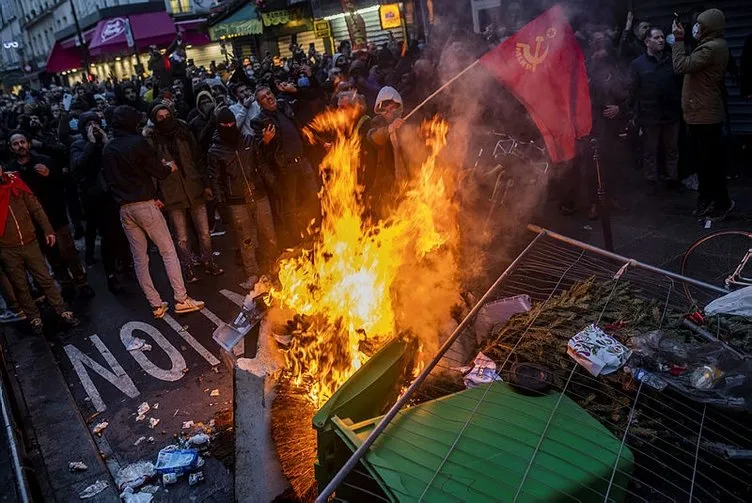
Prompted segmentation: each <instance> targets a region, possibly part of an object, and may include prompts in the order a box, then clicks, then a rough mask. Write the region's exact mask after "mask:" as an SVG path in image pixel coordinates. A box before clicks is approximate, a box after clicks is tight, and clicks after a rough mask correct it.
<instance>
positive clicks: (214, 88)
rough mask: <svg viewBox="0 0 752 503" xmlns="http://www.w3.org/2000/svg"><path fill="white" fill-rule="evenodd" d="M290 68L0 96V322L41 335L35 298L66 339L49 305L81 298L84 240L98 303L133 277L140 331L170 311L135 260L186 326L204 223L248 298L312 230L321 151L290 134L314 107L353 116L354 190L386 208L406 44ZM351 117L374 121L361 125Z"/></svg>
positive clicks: (66, 316) (185, 71)
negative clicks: (228, 252)
mask: <svg viewBox="0 0 752 503" xmlns="http://www.w3.org/2000/svg"><path fill="white" fill-rule="evenodd" d="M291 52H292V57H291V58H289V59H284V60H281V61H280V60H277V61H275V60H274V59H273V58H272V57H271V55H268V54H267V55H266V57H265V58H264V59H263V60H261V61H257V60H255V59H254V58H245V59H243V60H236V61H234V62H232V63H228V64H219V65H214V64H212V66H211V68H209V69H204V68H194V67H192V65H191V64H190V62H186V64H185V65H183V68H182V69H181V70H179V71H177V72H176V71H175V69H176V68H175V67H178V66H179V65H175V64H174V63H175V61H172V63H173V64H171V63H170V62H164V63H163V61H164V59H166V58H162V56H161V53H160V52H159V51H154V53H153V58H152V61H150V64H149V67H150V70H151V71H152V72H151V74H150V76H149V77H148V78H145V79H139V78H136V77H133V78H132V79H129V80H126V81H117V80H116V79H112V78H111V79H108V80H107V81H105V82H100V81H97V80H94V81H93V82H86V83H77V84H75V85H73V87H72V88H66V87H60V86H49V87H47V88H44V89H41V90H30V89H23V90H22V91H21V92H20V93H19V94H18V95H3V96H2V98H0V107H1V108H2V114H1V115H0V126H1V127H2V128H3V130H4V134H3V137H4V139H5V145H4V147H5V148H4V149H3V155H4V158H3V160H2V175H0V211H1V210H6V215H1V214H0V224H5V226H4V229H0V266H2V268H1V269H0V287H2V296H3V298H4V300H5V303H6V305H7V310H6V311H5V313H4V314H3V315H2V316H1V317H0V321H2V322H6V323H7V322H14V321H20V320H24V319H28V320H29V321H30V323H31V326H32V328H33V329H34V331H35V332H39V333H41V332H42V330H43V324H42V316H41V315H40V310H39V307H38V306H37V303H36V302H35V300H34V299H35V298H36V299H37V300H39V298H43V297H46V299H47V300H48V302H49V304H50V305H51V306H52V307H53V308H54V310H55V311H56V312H57V314H58V315H59V316H60V318H61V320H62V321H63V322H65V323H66V324H68V325H72V326H75V325H76V324H77V323H78V320H77V319H76V317H75V316H74V315H73V313H72V312H71V311H70V310H69V309H68V308H67V307H66V304H65V300H64V299H66V300H68V301H70V300H71V299H73V298H75V297H76V296H77V297H79V298H84V299H86V298H91V297H93V296H94V295H95V292H94V291H93V289H92V288H91V286H89V283H88V280H87V268H88V269H89V270H90V269H91V268H92V267H94V266H95V264H96V263H98V260H97V259H96V257H95V249H96V245H97V238H98V237H100V238H101V240H100V242H99V252H100V255H101V262H102V267H103V269H104V273H105V274H106V276H107V285H108V288H109V290H110V291H111V292H112V293H113V294H121V293H123V291H124V288H123V281H125V278H127V277H128V276H133V277H135V279H136V280H137V281H138V284H139V286H140V287H141V290H142V291H143V294H144V296H145V297H146V299H147V301H148V302H149V304H150V306H151V308H152V311H153V314H154V316H155V317H157V318H161V317H163V316H164V315H165V314H166V312H167V311H168V308H169V304H168V302H166V301H164V300H163V298H162V296H161V295H160V293H159V292H158V290H157V288H156V287H155V286H154V283H153V281H152V278H151V275H150V272H149V256H150V251H151V252H158V253H159V255H160V256H161V259H162V262H163V263H164V267H165V270H166V272H167V277H168V279H169V283H170V286H171V287H172V294H173V298H174V311H175V312H176V313H188V312H193V311H196V310H200V309H201V308H203V306H204V303H203V302H202V301H200V300H196V299H194V298H192V297H190V296H189V294H188V292H187V289H186V285H187V284H188V285H190V284H191V283H194V282H196V281H199V277H200V275H199V273H200V272H201V271H203V273H205V274H206V275H209V276H219V275H221V274H223V273H224V270H223V269H222V268H221V267H219V265H218V264H217V263H216V262H215V260H214V256H215V254H214V249H213V246H214V245H213V243H212V232H213V231H214V228H215V225H216V224H217V222H218V221H223V222H224V224H226V225H227V226H228V227H229V231H230V233H231V234H232V235H233V237H234V241H235V245H236V247H237V250H236V260H237V262H238V263H239V264H242V269H243V271H244V282H243V284H242V285H243V287H245V288H248V289H252V288H253V286H254V284H255V283H256V282H257V281H258V278H259V277H260V276H261V275H262V274H264V273H266V272H268V271H269V268H270V267H271V266H272V265H273V264H274V262H275V261H276V259H277V256H278V253H279V251H280V250H281V249H284V248H286V247H290V246H293V245H295V244H297V243H298V242H299V240H300V239H301V238H302V237H303V236H304V235H305V231H306V230H307V228H308V226H309V225H310V224H311V222H313V221H315V220H316V219H317V218H318V217H319V213H320V208H319V205H318V197H317V194H318V191H319V187H320V183H321V181H320V178H319V173H318V170H317V169H316V168H315V167H314V166H316V165H318V160H320V159H321V158H322V157H323V155H324V150H323V149H324V148H325V147H324V146H317V145H311V144H309V143H308V142H307V141H305V140H304V137H303V134H302V128H303V127H304V126H305V125H306V124H307V123H308V122H309V121H310V120H311V119H312V118H313V117H314V116H315V115H317V114H318V113H320V112H321V111H323V110H325V109H326V108H328V107H345V106H347V107H353V106H354V107H360V108H361V111H362V112H363V117H364V118H363V120H362V121H361V123H360V124H359V126H360V127H359V130H360V131H361V133H362V136H363V140H364V141H365V142H368V143H369V147H368V151H369V152H371V153H372V156H371V157H372V158H373V162H372V163H370V164H369V165H370V169H371V172H370V173H369V174H368V176H366V178H368V179H369V180H376V179H378V180H379V185H378V190H379V191H381V192H380V193H382V194H386V193H388V192H389V191H390V187H389V185H390V183H394V179H395V177H394V176H393V175H389V174H388V173H390V172H393V170H394V168H393V167H389V166H387V165H386V164H388V163H391V165H392V166H393V165H394V162H395V150H394V148H393V144H392V143H391V140H390V134H392V133H394V131H395V129H397V128H399V126H400V125H401V124H402V122H401V121H400V120H399V114H400V113H401V111H402V109H403V105H402V103H403V101H402V100H403V96H402V94H401V93H404V95H405V96H410V95H411V94H412V93H413V92H414V88H413V87H409V86H406V85H405V83H409V82H413V80H414V79H413V78H411V75H410V74H411V73H412V72H413V64H414V63H415V62H416V61H417V60H418V59H419V56H420V51H419V48H418V46H417V44H413V45H412V46H411V47H407V46H406V45H404V46H403V44H398V43H397V42H396V41H395V40H393V39H390V41H389V43H385V44H383V45H382V46H381V47H377V46H375V45H371V46H369V47H367V48H362V49H361V50H358V51H353V50H352V49H351V46H350V44H349V42H343V43H342V44H340V46H339V48H338V52H337V53H336V54H335V55H333V56H329V55H325V54H320V53H317V52H316V51H315V50H314V49H313V47H311V48H309V50H308V51H307V52H305V51H303V50H302V49H301V48H299V47H297V46H294V45H293V46H291ZM176 53H179V51H176ZM178 62H180V59H178ZM165 63H166V64H165ZM170 67H171V68H170ZM166 68H170V70H169V71H167V70H166ZM366 108H368V111H369V112H371V111H373V113H374V114H375V115H377V116H378V117H379V120H374V121H373V124H372V125H371V120H370V117H368V115H367V114H366ZM366 119H367V121H366ZM377 169H385V170H386V171H387V172H388V173H387V175H385V176H382V175H377V174H376V172H375V170H377ZM371 186H372V187H376V184H371ZM372 190H376V189H375V188H372ZM369 200H371V201H379V200H381V198H380V196H378V195H376V194H370V195H369ZM77 239H83V244H84V261H83V262H82V261H81V259H80V258H79V254H78V251H77V249H76V243H75V240H77ZM150 243H153V245H150ZM48 263H49V267H48ZM50 270H51V271H52V272H51V274H50ZM56 283H57V284H56ZM58 285H59V286H58ZM37 293H38V294H40V295H37Z"/></svg>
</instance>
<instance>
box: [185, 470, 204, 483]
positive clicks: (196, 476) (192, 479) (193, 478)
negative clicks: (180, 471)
mask: <svg viewBox="0 0 752 503" xmlns="http://www.w3.org/2000/svg"><path fill="white" fill-rule="evenodd" d="M203 480H204V472H196V473H191V474H190V475H188V485H190V486H195V485H196V484H198V483H199V482H203Z"/></svg>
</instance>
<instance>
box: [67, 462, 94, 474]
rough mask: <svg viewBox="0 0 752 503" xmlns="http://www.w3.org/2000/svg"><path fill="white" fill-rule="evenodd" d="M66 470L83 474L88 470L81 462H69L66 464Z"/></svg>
mask: <svg viewBox="0 0 752 503" xmlns="http://www.w3.org/2000/svg"><path fill="white" fill-rule="evenodd" d="M68 469H69V470H70V471H72V472H83V471H85V470H88V469H89V467H88V466H86V465H85V464H84V462H83V461H71V462H70V463H68Z"/></svg>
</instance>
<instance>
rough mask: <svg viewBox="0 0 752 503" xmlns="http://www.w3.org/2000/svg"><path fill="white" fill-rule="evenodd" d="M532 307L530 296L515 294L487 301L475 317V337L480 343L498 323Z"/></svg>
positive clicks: (502, 322)
mask: <svg viewBox="0 0 752 503" xmlns="http://www.w3.org/2000/svg"><path fill="white" fill-rule="evenodd" d="M530 309H532V303H531V302H530V296H528V295H516V296H514V297H507V298H505V299H499V300H495V301H493V302H489V303H488V304H486V305H485V306H483V307H481V308H480V310H479V311H478V316H477V317H476V318H475V339H476V341H477V342H478V344H480V343H481V342H483V341H484V340H486V338H487V337H488V336H489V335H490V334H491V331H492V330H493V329H494V328H496V327H497V326H499V325H503V324H504V323H506V322H507V321H509V318H511V317H512V316H514V315H515V314H519V313H526V312H528V311H530Z"/></svg>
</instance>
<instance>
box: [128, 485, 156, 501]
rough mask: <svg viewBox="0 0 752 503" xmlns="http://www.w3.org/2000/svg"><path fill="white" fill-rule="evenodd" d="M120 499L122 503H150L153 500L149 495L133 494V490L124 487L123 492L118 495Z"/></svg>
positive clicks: (142, 493) (143, 493)
mask: <svg viewBox="0 0 752 503" xmlns="http://www.w3.org/2000/svg"><path fill="white" fill-rule="evenodd" d="M120 499H121V500H122V501H123V502H124V503H150V502H151V500H153V499H154V496H153V495H152V494H151V493H145V492H138V493H134V492H133V489H132V488H130V487H126V488H125V490H124V491H123V492H122V493H120Z"/></svg>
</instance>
